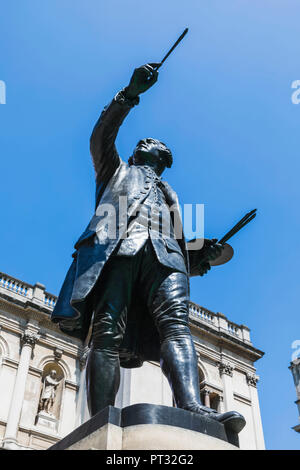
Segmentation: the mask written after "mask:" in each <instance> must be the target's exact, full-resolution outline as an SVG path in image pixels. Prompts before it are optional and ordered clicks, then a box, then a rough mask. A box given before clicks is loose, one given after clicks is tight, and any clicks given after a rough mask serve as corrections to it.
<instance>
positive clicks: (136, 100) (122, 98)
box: [114, 89, 140, 108]
mask: <svg viewBox="0 0 300 470" xmlns="http://www.w3.org/2000/svg"><path fill="white" fill-rule="evenodd" d="M114 99H115V101H116V102H117V103H120V104H125V105H127V106H129V107H130V108H133V106H136V105H137V104H139V102H140V97H139V96H136V97H135V98H132V99H129V98H126V97H125V94H124V89H123V90H121V91H119V92H118V93H117V94H116V96H115V98H114Z"/></svg>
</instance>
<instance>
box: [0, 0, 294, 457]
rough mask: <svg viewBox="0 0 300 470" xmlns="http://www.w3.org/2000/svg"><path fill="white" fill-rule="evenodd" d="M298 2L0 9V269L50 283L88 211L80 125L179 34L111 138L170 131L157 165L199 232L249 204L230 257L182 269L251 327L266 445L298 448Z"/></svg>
mask: <svg viewBox="0 0 300 470" xmlns="http://www.w3.org/2000/svg"><path fill="white" fill-rule="evenodd" d="M299 17H300V5H299V2H298V1H297V0H285V1H284V2H283V1H282V0H281V1H279V0H251V1H250V0H248V1H246V0H245V1H241V0H240V1H237V0H228V1H226V2H225V1H224V0H209V1H208V0H206V1H204V0H189V1H188V2H182V1H178V0H164V1H161V0H152V1H151V2H141V1H138V0H128V1H126V2H125V1H122V0H109V1H97V0H88V1H85V2H84V1H82V0H80V1H78V0H43V1H40V0H26V1H21V0H15V1H13V2H2V4H1V11H0V51H1V67H0V80H4V81H5V82H6V86H7V104H6V105H0V152H1V174H0V177H1V180H0V181H1V185H0V188H1V197H0V200H1V234H0V270H1V271H4V272H6V273H9V274H11V275H12V276H15V277H17V278H20V279H22V280H24V281H27V282H30V283H35V282H37V281H39V282H42V283H44V284H45V285H46V287H47V290H48V291H50V292H52V293H54V294H57V293H58V291H59V287H60V285H61V283H62V281H63V278H64V275H65V272H66V270H67V268H68V266H69V264H70V261H71V258H70V255H71V253H72V247H73V243H74V242H75V241H76V239H77V237H78V236H79V235H80V233H81V232H82V230H83V229H84V228H85V226H86V225H87V223H88V221H89V218H90V216H91V215H92V212H93V204H94V175H93V169H92V165H91V161H90V157H89V136H90V133H91V130H92V126H93V125H94V123H95V121H96V119H97V117H98V115H99V113H100V111H101V109H102V107H103V106H104V105H105V104H106V103H107V102H108V101H109V100H110V99H111V98H112V96H113V95H114V94H115V93H116V92H117V91H118V90H119V89H120V88H122V87H123V86H125V85H126V84H127V83H128V80H129V78H130V75H131V72H132V70H133V68H134V67H136V66H138V65H141V64H143V63H145V62H149V61H150V62H151V61H159V60H160V59H161V58H162V56H163V54H164V53H165V52H166V50H167V49H168V47H169V46H170V45H171V44H172V42H173V41H174V40H175V39H176V37H177V36H178V35H179V34H180V33H181V32H182V31H183V29H184V28H185V27H186V26H189V28H190V32H189V34H188V36H187V37H186V39H185V40H184V43H182V44H181V45H180V47H179V48H178V49H177V50H176V52H175V53H174V54H173V55H172V56H171V57H170V59H169V60H168V62H166V64H165V66H164V68H162V69H161V73H160V77H159V82H158V83H157V84H156V85H155V87H153V88H152V89H151V90H150V91H149V92H148V93H147V94H145V95H143V96H142V97H141V104H140V106H138V107H137V108H135V109H134V110H133V111H132V113H131V114H130V116H129V117H128V119H127V120H126V123H125V124H124V126H123V128H122V130H121V133H120V135H119V138H118V148H119V151H120V154H121V156H123V158H126V159H127V157H128V156H129V155H130V153H131V151H132V148H133V147H134V145H135V143H136V142H137V140H138V139H139V138H141V137H148V136H152V137H156V138H159V139H161V140H163V141H164V142H166V143H167V144H168V145H169V146H170V148H171V150H172V151H173V155H174V166H173V167H172V169H171V170H169V171H168V173H167V174H166V175H165V176H166V179H167V180H168V181H169V182H170V184H171V185H172V186H173V187H174V188H175V189H176V190H177V192H178V194H179V196H180V199H181V201H182V202H185V203H196V202H198V203H204V204H205V232H206V236H208V237H212V236H216V237H220V236H221V235H222V234H224V232H225V231H226V230H227V229H229V228H230V226H231V225H232V224H233V223H235V222H236V221H237V220H238V219H239V218H240V217H241V216H242V215H243V214H244V212H246V211H247V210H250V209H252V208H255V207H257V208H258V210H259V213H258V216H257V218H256V220H255V221H254V222H252V223H251V224H250V225H249V226H248V227H247V228H246V229H245V230H244V231H242V232H241V233H240V234H239V235H238V236H237V237H236V238H234V239H233V240H232V244H233V246H234V249H235V256H234V258H233V260H232V261H231V262H230V263H228V264H227V265H226V266H224V267H219V268H215V269H214V271H213V272H210V273H209V275H207V277H206V278H197V279H194V280H193V281H192V291H191V298H192V300H194V301H196V302H198V303H200V304H201V305H203V306H205V307H207V308H209V309H211V310H213V311H219V312H222V313H224V314H225V315H227V316H228V317H229V319H230V320H232V321H235V322H237V323H244V324H246V325H248V326H249V327H250V328H251V334H252V340H253V343H254V345H255V346H256V347H257V348H259V349H262V350H263V351H265V352H266V355H265V357H264V358H263V359H261V360H260V361H259V362H258V363H257V369H258V374H259V375H260V376H261V381H260V382H259V396H260V403H261V411H262V419H263V426H264V432H265V438H266V444H267V447H268V448H273V449H299V448H300V440H299V439H300V437H299V435H298V434H296V433H295V431H293V430H291V426H294V425H296V424H297V419H298V418H297V408H296V405H295V404H294V400H295V399H296V395H295V389H294V385H293V381H292V376H291V373H290V371H289V370H288V365H289V362H290V360H291V354H292V352H293V351H292V349H291V344H292V342H293V341H294V340H297V339H300V328H299V265H300V259H299V249H298V240H299V225H300V224H299V215H298V214H299V211H298V208H299V170H300V168H299V129H300V105H294V104H292V102H291V94H292V89H291V83H292V82H293V81H294V80H297V79H300V67H299V57H300V53H299V52H300V51H299V49H300V43H299Z"/></svg>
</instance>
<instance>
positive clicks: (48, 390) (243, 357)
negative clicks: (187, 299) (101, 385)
mask: <svg viewBox="0 0 300 470" xmlns="http://www.w3.org/2000/svg"><path fill="white" fill-rule="evenodd" d="M55 301H56V297H55V296H53V295H52V294H49V293H48V292H46V290H45V287H44V286H43V285H41V284H38V283H37V284H35V285H34V286H32V285H29V284H27V283H25V282H23V281H20V280H18V279H15V278H13V277H11V276H8V275H7V274H4V273H0V447H2V448H6V449H40V450H41V449H47V448H48V447H49V446H51V445H52V444H54V443H55V442H57V441H58V440H60V439H61V438H62V437H64V436H65V435H67V434H68V433H70V432H71V431H72V430H73V429H75V428H76V427H78V426H79V425H80V424H82V423H83V422H84V421H86V420H87V419H89V414H88V410H87V405H86V394H85V363H86V357H87V354H88V347H87V346H86V345H83V344H82V343H81V341H79V340H76V339H73V338H70V337H68V336H66V335H64V334H63V333H62V332H61V331H60V330H59V329H58V327H57V326H56V325H54V324H53V323H52V322H51V321H50V314H51V311H52V309H53V306H54V305H55ZM190 326H191V332H192V335H193V339H194V342H195V346H196V351H197V355H198V366H199V375H200V383H199V387H200V390H201V395H202V399H203V402H204V403H205V404H206V405H207V406H210V407H212V408H215V409H217V410H219V411H221V412H223V411H226V410H237V411H239V412H241V413H242V414H243V415H244V416H245V418H246V421H247V424H246V427H245V428H244V429H243V431H242V432H241V433H240V447H241V448H242V449H264V437H263V429H262V423H261V417H260V408H259V400H258V393H257V387H256V386H257V381H258V376H257V375H256V369H255V366H254V363H255V361H257V360H258V359H260V358H261V357H262V355H263V353H262V352H261V351H260V350H258V349H256V348H255V347H254V346H253V344H252V343H251V340H250V331H249V328H247V327H246V326H244V325H237V324H235V323H232V322H230V321H229V320H228V319H227V318H226V317H225V316H224V315H223V314H221V313H213V312H211V311H209V310H207V309H205V308H203V307H200V306H199V305H197V304H195V303H193V302H191V303H190ZM143 402H147V403H154V404H162V405H167V406H173V401H172V394H171V391H170V388H169V385H168V383H167V381H166V379H165V377H164V376H163V374H162V373H161V370H160V367H159V366H158V365H157V364H156V363H151V362H148V363H145V364H144V365H143V367H141V368H138V369H122V373H121V384H120V389H119V392H118V395H117V400H116V406H118V407H125V406H128V405H131V404H134V403H143Z"/></svg>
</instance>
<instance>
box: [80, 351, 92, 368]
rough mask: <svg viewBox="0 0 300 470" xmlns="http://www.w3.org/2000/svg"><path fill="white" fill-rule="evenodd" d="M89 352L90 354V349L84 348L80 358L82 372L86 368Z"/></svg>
mask: <svg viewBox="0 0 300 470" xmlns="http://www.w3.org/2000/svg"><path fill="white" fill-rule="evenodd" d="M89 352H90V348H88V347H86V348H84V350H83V352H82V354H81V356H80V357H79V367H80V370H83V369H84V368H85V366H86V361H87V358H88V355H89Z"/></svg>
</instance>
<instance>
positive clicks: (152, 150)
mask: <svg viewBox="0 0 300 470" xmlns="http://www.w3.org/2000/svg"><path fill="white" fill-rule="evenodd" d="M172 163H173V158H172V153H171V151H170V150H169V149H168V147H167V146H166V145H165V144H164V143H163V142H160V141H159V140H156V139H151V138H149V139H143V140H140V141H139V142H138V143H137V145H136V147H135V149H134V151H133V155H132V157H130V158H129V160H128V164H129V165H148V166H151V168H153V170H154V171H155V172H156V174H157V175H161V174H162V172H163V171H164V169H165V168H171V166H172Z"/></svg>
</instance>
